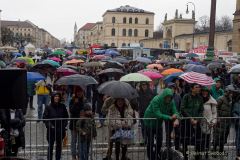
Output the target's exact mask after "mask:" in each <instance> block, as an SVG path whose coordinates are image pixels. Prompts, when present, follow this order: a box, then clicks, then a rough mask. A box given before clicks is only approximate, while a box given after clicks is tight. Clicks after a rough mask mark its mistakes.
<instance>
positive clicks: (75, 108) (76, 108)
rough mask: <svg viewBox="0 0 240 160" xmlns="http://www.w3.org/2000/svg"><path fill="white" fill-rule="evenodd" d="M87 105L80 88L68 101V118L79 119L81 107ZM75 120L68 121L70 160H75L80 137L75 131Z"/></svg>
mask: <svg viewBox="0 0 240 160" xmlns="http://www.w3.org/2000/svg"><path fill="white" fill-rule="evenodd" d="M86 103H87V99H86V98H85V96H84V91H83V89H82V88H77V89H76V91H75V94H74V96H73V97H72V99H71V100H70V104H69V113H70V118H81V117H80V113H81V111H82V110H83V106H84V105H85V104H86ZM76 122H77V119H74V120H70V124H69V129H70V130H71V154H72V160H76V159H77V155H78V152H79V151H78V152H77V149H78V150H79V149H80V146H79V145H80V137H79V134H78V132H77V130H76Z"/></svg>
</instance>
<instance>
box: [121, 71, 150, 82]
mask: <svg viewBox="0 0 240 160" xmlns="http://www.w3.org/2000/svg"><path fill="white" fill-rule="evenodd" d="M120 81H122V82H150V81H152V80H151V79H150V78H148V77H147V76H145V75H143V74H140V73H130V74H127V75H125V76H123V77H122V78H121V79H120Z"/></svg>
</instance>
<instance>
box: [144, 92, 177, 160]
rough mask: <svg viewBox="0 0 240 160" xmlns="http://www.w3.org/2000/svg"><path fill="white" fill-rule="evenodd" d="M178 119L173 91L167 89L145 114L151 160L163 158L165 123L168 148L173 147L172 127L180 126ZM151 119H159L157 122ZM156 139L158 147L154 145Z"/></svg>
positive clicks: (156, 98)
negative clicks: (163, 123) (163, 124)
mask: <svg viewBox="0 0 240 160" xmlns="http://www.w3.org/2000/svg"><path fill="white" fill-rule="evenodd" d="M177 117H178V112H177V109H176V106H175V103H174V101H173V91H172V90H171V89H169V88H166V89H165V90H164V91H163V93H162V94H161V95H160V96H155V97H154V98H153V100H152V101H151V102H150V104H149V106H148V107H147V109H146V111H145V113H144V118H145V120H144V124H145V126H146V131H147V156H148V159H149V160H155V159H159V158H161V153H160V152H161V147H162V139H163V133H162V122H163V121H164V122H165V127H166V143H167V147H168V148H170V147H171V137H170V135H171V131H172V126H178V124H179V121H178V120H177ZM149 118H157V120H155V119H149ZM154 139H156V145H154ZM154 146H155V148H154ZM155 156H157V157H155Z"/></svg>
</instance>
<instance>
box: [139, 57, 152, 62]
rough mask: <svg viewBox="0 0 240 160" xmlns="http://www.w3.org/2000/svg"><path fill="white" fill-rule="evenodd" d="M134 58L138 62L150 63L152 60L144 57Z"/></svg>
mask: <svg viewBox="0 0 240 160" xmlns="http://www.w3.org/2000/svg"><path fill="white" fill-rule="evenodd" d="M135 60H136V61H138V62H141V63H152V61H151V60H150V59H148V58H145V57H137V58H136V59H135Z"/></svg>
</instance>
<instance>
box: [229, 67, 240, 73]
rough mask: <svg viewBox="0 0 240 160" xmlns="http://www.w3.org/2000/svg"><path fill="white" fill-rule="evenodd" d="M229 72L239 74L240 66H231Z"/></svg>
mask: <svg viewBox="0 0 240 160" xmlns="http://www.w3.org/2000/svg"><path fill="white" fill-rule="evenodd" d="M229 73H231V74H239V73H240V68H233V69H231V70H230V71H229Z"/></svg>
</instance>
